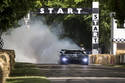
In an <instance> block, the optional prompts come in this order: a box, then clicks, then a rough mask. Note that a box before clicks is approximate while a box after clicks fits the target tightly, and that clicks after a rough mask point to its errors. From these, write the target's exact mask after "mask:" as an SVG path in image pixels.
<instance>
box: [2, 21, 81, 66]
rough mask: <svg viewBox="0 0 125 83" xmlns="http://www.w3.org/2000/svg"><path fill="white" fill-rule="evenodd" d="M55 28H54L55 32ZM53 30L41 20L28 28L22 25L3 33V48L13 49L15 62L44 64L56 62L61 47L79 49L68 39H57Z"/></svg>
mask: <svg viewBox="0 0 125 83" xmlns="http://www.w3.org/2000/svg"><path fill="white" fill-rule="evenodd" d="M59 27H60V26H59ZM56 28H57V29H54V30H55V32H56V33H57V32H58V31H57V30H58V27H56ZM10 31H11V32H10ZM59 31H60V30H59ZM53 32H54V31H51V30H50V29H49V28H48V26H47V25H45V24H44V23H43V22H41V21H34V22H32V24H31V25H30V28H26V27H25V26H24V25H22V26H21V27H18V28H16V29H12V30H9V32H6V33H4V34H3V35H2V37H3V39H4V44H5V45H4V48H5V49H14V50H15V53H16V61H17V62H31V63H44V64H45V63H51V64H55V63H58V60H59V51H60V50H61V49H79V47H78V46H77V45H76V44H74V43H73V42H72V41H71V40H70V39H68V38H66V39H63V40H59V39H58V36H57V34H54V33H53Z"/></svg>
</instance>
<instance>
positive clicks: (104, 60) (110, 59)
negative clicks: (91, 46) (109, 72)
mask: <svg viewBox="0 0 125 83" xmlns="http://www.w3.org/2000/svg"><path fill="white" fill-rule="evenodd" d="M89 61H90V64H115V58H114V56H113V55H110V54H98V55H89Z"/></svg>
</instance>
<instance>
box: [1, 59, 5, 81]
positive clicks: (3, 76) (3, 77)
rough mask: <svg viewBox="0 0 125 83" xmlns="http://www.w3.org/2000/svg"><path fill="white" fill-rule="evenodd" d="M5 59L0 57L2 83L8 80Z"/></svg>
mask: <svg viewBox="0 0 125 83" xmlns="http://www.w3.org/2000/svg"><path fill="white" fill-rule="evenodd" d="M4 64H5V61H4V60H3V59H1V58H0V83H5V81H6V77H5V75H4V74H5V71H4V69H5V66H4Z"/></svg>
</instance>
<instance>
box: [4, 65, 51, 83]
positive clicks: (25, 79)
mask: <svg viewBox="0 0 125 83" xmlns="http://www.w3.org/2000/svg"><path fill="white" fill-rule="evenodd" d="M6 83H50V81H49V80H47V79H46V77H42V76H40V69H39V68H37V67H36V66H35V65H34V64H31V63H16V64H15V69H14V70H13V71H12V73H11V75H10V78H8V79H7V82H6Z"/></svg>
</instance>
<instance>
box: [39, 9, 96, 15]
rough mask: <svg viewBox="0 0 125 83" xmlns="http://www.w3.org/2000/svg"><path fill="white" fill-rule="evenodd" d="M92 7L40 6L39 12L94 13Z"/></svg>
mask: <svg viewBox="0 0 125 83" xmlns="http://www.w3.org/2000/svg"><path fill="white" fill-rule="evenodd" d="M93 10H94V11H96V9H92V8H40V9H39V10H38V12H37V13H39V14H92V11H93Z"/></svg>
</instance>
